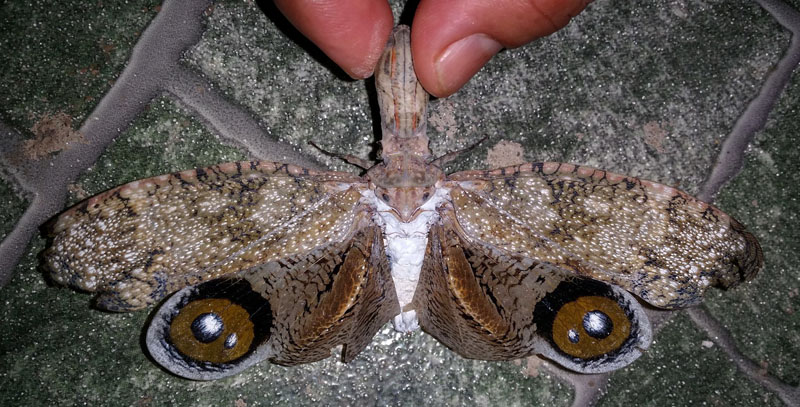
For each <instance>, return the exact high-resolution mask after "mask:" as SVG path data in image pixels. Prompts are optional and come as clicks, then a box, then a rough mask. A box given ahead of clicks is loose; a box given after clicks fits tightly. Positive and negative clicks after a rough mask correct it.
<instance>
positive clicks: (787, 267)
mask: <svg viewBox="0 0 800 407" xmlns="http://www.w3.org/2000/svg"><path fill="white" fill-rule="evenodd" d="M798 116H800V77H798V75H797V74H795V75H794V77H793V80H792V82H791V83H790V85H789V87H788V88H787V90H786V91H785V93H784V95H783V97H782V98H781V100H780V101H779V104H778V106H777V108H776V109H775V110H774V111H773V113H772V116H771V117H772V118H771V119H770V121H769V123H768V125H767V128H766V129H765V130H764V131H763V132H762V133H761V134H759V135H758V137H757V139H756V142H755V144H754V145H753V146H752V147H751V148H750V149H749V151H748V156H747V162H746V165H745V167H744V170H743V172H742V174H740V175H739V176H738V177H737V178H736V179H735V180H734V181H733V182H732V183H731V185H729V187H728V188H726V189H725V190H723V192H722V194H721V195H720V197H719V203H720V204H722V205H725V206H730V207H734V208H736V210H735V211H734V214H736V216H737V217H739V219H740V220H742V222H744V223H746V224H747V225H748V227H749V228H750V229H752V230H753V232H754V233H755V235H756V236H757V237H758V239H759V241H760V242H761V245H762V247H763V249H764V259H765V267H764V271H763V272H762V273H761V274H760V275H759V276H758V277H756V279H755V281H753V282H752V283H750V284H748V285H745V286H744V287H742V288H741V289H737V290H733V291H732V292H729V293H724V294H722V295H715V296H714V297H715V298H713V299H712V300H711V301H709V308H710V309H711V311H712V312H713V313H714V314H715V315H716V316H717V317H718V318H719V319H721V320H722V321H723V322H724V323H725V324H726V325H727V326H728V328H729V329H730V330H731V331H732V333H733V335H734V338H735V339H736V341H737V343H738V344H739V347H740V348H741V350H742V352H743V353H744V354H745V355H748V356H749V357H750V358H752V359H753V360H755V361H756V362H757V363H763V364H764V366H765V367H767V369H768V371H769V372H770V373H772V374H774V375H775V376H777V377H779V378H781V379H782V380H784V381H786V382H788V383H791V384H793V385H795V386H797V385H800V253H798V251H797V248H798V247H800V201H798V197H800V188H799V187H798V184H797V179H798V178H800V171H798V166H797V163H798V162H800V150H798V147H797V146H798V144H800V123H799V122H798V120H797V117H798ZM716 297H718V298H716Z"/></svg>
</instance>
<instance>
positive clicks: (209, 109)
mask: <svg viewBox="0 0 800 407" xmlns="http://www.w3.org/2000/svg"><path fill="white" fill-rule="evenodd" d="M174 75H175V78H174V79H173V80H171V81H170V82H169V83H168V84H167V89H166V90H167V91H169V92H170V93H172V94H173V95H175V97H176V98H177V101H178V102H179V103H181V104H183V105H184V106H186V107H187V108H189V109H191V110H193V111H194V112H196V113H197V115H198V116H199V117H198V118H199V119H202V120H204V121H205V122H206V125H207V126H208V127H210V128H213V129H214V130H215V131H216V132H217V133H218V134H220V136H222V137H223V138H225V139H228V140H230V141H233V142H234V143H235V144H238V145H240V146H242V147H243V148H244V149H246V150H247V151H248V152H249V153H250V154H251V155H252V156H253V157H255V158H258V159H260V160H268V161H275V162H280V163H287V164H294V165H299V166H301V167H306V168H310V169H315V170H325V169H327V168H325V167H324V166H323V165H322V164H321V163H320V162H319V161H316V160H315V159H313V158H310V156H306V155H303V154H301V153H299V152H297V151H295V150H294V149H292V147H291V146H289V145H288V144H286V143H282V142H279V141H275V140H273V139H272V137H270V136H269V135H267V134H266V132H265V131H264V129H263V128H262V127H261V126H259V124H258V122H257V121H256V119H254V118H253V116H252V115H250V114H249V113H248V112H247V111H246V110H245V109H242V108H240V107H238V106H236V105H234V104H233V103H231V102H229V101H228V100H227V99H225V97H223V96H222V95H220V94H219V93H218V92H216V91H215V90H214V88H213V86H211V84H209V83H208V81H206V80H205V79H203V78H201V77H200V76H199V75H198V74H197V73H195V72H194V71H191V70H189V69H186V68H183V67H180V66H179V67H177V68H176V70H175V72H174Z"/></svg>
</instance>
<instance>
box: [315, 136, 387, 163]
mask: <svg viewBox="0 0 800 407" xmlns="http://www.w3.org/2000/svg"><path fill="white" fill-rule="evenodd" d="M308 144H311V146H312V147H314V148H316V149H317V150H319V151H321V152H322V153H324V154H326V155H329V156H331V157H336V158H338V159H340V160H342V161H344V162H346V163H348V164H352V165H355V166H356V167H358V168H361V169H362V170H368V169H370V168H372V167H374V166H375V164H377V163H376V162H373V161H369V160H365V159H363V158H360V157H356V156H354V155H351V154H339V153H334V152H331V151H328V150H325V149H323V148H322V147H320V146H318V145H316V144H315V143H314V142H313V141H309V142H308Z"/></svg>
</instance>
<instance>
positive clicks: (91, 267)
mask: <svg viewBox="0 0 800 407" xmlns="http://www.w3.org/2000/svg"><path fill="white" fill-rule="evenodd" d="M359 182H360V179H359V178H357V177H354V176H351V175H348V174H344V173H334V172H311V171H309V170H306V169H303V168H298V167H293V166H288V165H282V164H277V163H269V162H240V163H227V164H220V165H216V166H213V167H208V168H204V169H197V170H191V171H184V172H180V173H173V174H168V175H162V176H159V177H154V178H149V179H144V180H140V181H135V182H132V183H129V184H126V185H123V186H121V187H118V188H116V189H113V190H110V191H107V192H105V193H103V194H100V195H98V196H95V197H93V198H91V199H89V200H87V201H84V202H83V203H81V204H78V205H77V206H75V207H73V208H71V209H69V210H68V211H66V212H64V213H63V214H62V215H61V216H60V217H59V218H58V219H57V220H56V221H55V224H54V226H53V229H52V238H53V240H52V244H51V246H50V248H49V249H48V250H47V252H46V253H45V262H46V265H47V267H48V268H49V269H50V271H51V276H52V278H53V280H55V281H56V282H58V283H60V284H65V285H69V286H72V287H74V288H78V289H81V290H86V291H93V292H98V293H100V295H99V296H98V301H97V305H98V306H99V307H101V308H105V309H109V310H114V311H128V310H134V309H138V308H142V307H144V306H147V305H148V304H151V303H154V302H156V301H158V300H159V299H161V298H162V297H164V296H165V295H166V294H168V293H170V292H173V291H176V290H178V289H180V288H182V287H185V286H187V285H193V284H197V283H199V282H202V281H206V280H210V279H213V278H216V277H219V276H222V275H225V274H230V273H234V272H237V271H240V270H244V269H247V268H249V267H252V266H254V265H257V264H261V263H266V262H269V261H273V260H276V259H280V258H285V257H287V256H293V255H298V254H302V253H305V252H308V251H310V250H312V249H314V248H316V247H318V246H321V245H323V244H326V243H327V242H332V241H333V242H336V241H343V240H346V239H349V237H350V236H351V235H352V233H353V231H354V226H353V225H354V221H355V219H356V216H357V214H358V210H357V207H358V200H359V198H360V194H359V192H358V185H359Z"/></svg>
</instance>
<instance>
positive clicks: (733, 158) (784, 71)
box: [686, 0, 800, 406]
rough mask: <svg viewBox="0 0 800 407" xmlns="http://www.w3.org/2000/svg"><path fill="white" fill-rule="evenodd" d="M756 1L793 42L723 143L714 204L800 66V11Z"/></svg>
mask: <svg viewBox="0 0 800 407" xmlns="http://www.w3.org/2000/svg"><path fill="white" fill-rule="evenodd" d="M756 1H757V2H758V3H759V5H761V7H763V8H764V9H765V10H766V11H767V12H768V13H770V15H772V17H773V18H774V19H775V20H776V21H777V22H778V23H779V24H781V25H782V26H783V27H784V28H786V29H787V30H789V31H790V32H791V33H792V39H791V41H790V43H789V47H788V48H787V50H786V52H785V54H784V56H783V57H782V58H781V60H780V61H778V63H777V65H776V66H775V69H774V70H773V71H772V73H770V74H769V76H768V77H767V79H766V80H765V81H764V84H763V85H762V87H761V89H760V91H759V93H758V95H757V96H756V97H755V98H754V99H753V100H752V101H751V102H750V104H748V106H747V108H746V109H745V111H744V112H743V113H742V115H741V116H740V117H739V119H738V120H737V121H736V124H735V125H734V127H733V130H732V131H731V133H730V134H729V135H728V137H727V138H726V139H725V142H724V143H723V144H722V149H721V151H720V154H719V156H718V157H717V162H716V164H715V165H714V168H713V169H712V171H711V174H710V175H709V177H708V179H707V180H706V182H705V183H704V184H703V186H702V188H701V190H700V193H699V194H698V198H700V199H702V200H704V201H706V202H712V201H713V200H714V198H715V197H716V195H717V193H719V191H720V189H721V188H722V187H723V186H724V185H725V184H727V183H728V182H730V180H731V179H733V177H735V176H736V175H737V174H738V173H739V172H740V171H741V170H742V168H743V166H744V156H745V150H746V149H747V147H748V145H750V143H752V142H753V139H755V136H756V133H758V132H759V131H761V130H762V129H763V128H764V127H765V125H766V123H767V118H768V117H769V114H770V113H771V112H772V110H773V108H774V106H775V104H776V103H777V101H778V98H779V97H780V95H781V93H782V92H783V90H784V89H785V88H786V85H787V84H788V83H789V81H790V80H791V77H792V74H793V73H794V70H795V69H796V68H797V67H798V65H800V12H798V11H797V10H794V9H793V8H791V7H790V6H788V5H787V4H786V3H784V2H782V1H778V0H756ZM686 312H687V314H688V315H689V317H690V318H691V319H692V322H693V323H694V324H695V326H697V327H698V328H700V329H702V330H703V331H705V332H706V334H708V336H709V337H710V338H711V339H712V340H713V341H714V343H716V344H717V345H719V347H720V348H721V349H722V350H723V351H724V352H725V354H726V355H728V358H729V359H730V360H731V361H733V363H734V364H735V365H736V367H737V368H738V369H739V371H741V372H742V373H743V374H744V375H745V376H747V377H748V378H750V380H752V381H754V382H755V383H757V384H759V385H761V386H762V387H764V388H765V389H767V390H769V391H771V392H773V393H775V394H777V395H778V397H780V398H781V400H782V401H783V402H784V403H786V404H787V405H790V406H798V405H800V389H798V388H795V387H792V386H790V385H788V384H786V383H784V382H783V381H781V380H780V379H778V378H776V377H774V376H771V375H768V374H762V373H761V372H760V371H759V370H760V369H759V367H758V365H756V363H755V362H753V361H752V360H750V359H748V358H747V357H745V356H744V355H743V354H742V353H741V352H740V351H739V349H738V348H737V347H736V343H735V341H734V339H733V337H732V335H731V333H730V332H729V331H728V330H727V329H726V328H725V327H724V326H723V325H722V323H720V322H719V321H718V320H717V319H716V318H715V317H714V316H713V315H711V314H710V313H709V312H708V311H707V310H706V309H705V307H696V308H692V309H688V310H687V311H686Z"/></svg>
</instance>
